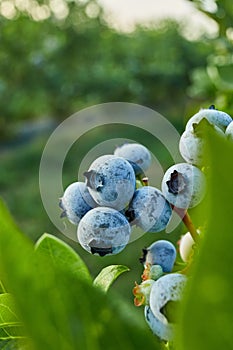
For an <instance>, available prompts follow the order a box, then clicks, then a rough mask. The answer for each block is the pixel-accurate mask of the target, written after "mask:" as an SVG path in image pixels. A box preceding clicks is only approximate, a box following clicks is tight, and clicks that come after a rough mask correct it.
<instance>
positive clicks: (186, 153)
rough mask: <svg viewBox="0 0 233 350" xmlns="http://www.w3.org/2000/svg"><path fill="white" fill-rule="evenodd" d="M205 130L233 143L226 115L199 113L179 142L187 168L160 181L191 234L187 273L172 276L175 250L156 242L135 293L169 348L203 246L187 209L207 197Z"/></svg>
mask: <svg viewBox="0 0 233 350" xmlns="http://www.w3.org/2000/svg"><path fill="white" fill-rule="evenodd" d="M205 124H208V126H209V127H211V128H212V130H214V131H215V132H217V133H218V134H220V135H224V134H225V135H226V136H227V137H228V138H229V139H233V121H232V118H231V117H230V116H229V115H228V114H226V113H224V112H222V111H218V110H216V109H215V108H214V106H211V107H210V108H209V109H201V110H200V111H199V112H198V113H197V114H195V115H194V116H193V117H192V118H191V119H190V120H189V121H188V123H187V125H186V130H185V132H184V133H183V134H182V135H181V138H180V144H179V148H180V153H181V155H182V157H183V158H184V159H185V160H186V161H187V163H181V164H176V165H174V166H172V167H171V168H170V169H168V171H167V172H166V173H165V175H164V178H163V181H162V191H163V194H164V196H165V198H166V199H167V200H168V202H169V203H170V204H172V206H173V209H174V210H176V212H177V213H179V214H181V215H182V216H183V219H184V220H183V221H184V223H186V224H187V227H189V228H190V229H191V230H190V232H187V233H186V234H185V235H183V236H182V237H181V239H180V241H179V244H178V246H179V254H180V257H181V259H182V260H183V261H184V262H185V263H187V265H186V268H184V269H183V270H181V271H179V272H174V270H176V269H174V264H175V262H176V255H177V254H176V248H175V247H174V245H173V244H172V243H171V242H169V241H166V240H159V241H156V242H154V243H153V244H152V245H151V246H150V247H149V248H147V249H143V257H142V258H141V259H140V261H141V262H142V263H143V265H144V272H143V274H142V283H141V284H139V285H138V284H137V283H136V286H135V287H134V289H133V293H134V296H135V299H134V303H135V305H136V306H141V305H143V306H144V307H145V309H144V310H145V319H146V322H147V323H148V325H149V327H150V328H151V330H152V331H153V333H154V334H155V335H157V336H158V337H159V338H160V339H161V340H164V341H166V342H167V341H172V339H173V337H174V330H175V328H176V327H177V325H176V322H174V321H176V320H175V319H174V317H175V312H174V308H175V306H174V305H175V304H177V302H179V301H180V300H181V297H182V293H183V290H184V287H185V284H186V280H187V271H188V269H187V266H189V264H190V263H191V261H192V257H193V254H194V247H195V243H198V240H199V234H200V230H198V229H197V230H196V229H195V227H194V226H193V224H192V222H191V221H190V220H188V221H187V215H188V214H187V209H188V208H190V207H193V206H195V205H197V204H198V203H199V202H200V201H201V199H202V198H203V195H204V192H205V191H204V189H205V176H204V174H203V173H202V167H203V166H204V163H203V160H204V157H203V153H204V152H203V151H204V147H205V144H204V142H205V141H204V138H203V133H202V130H203V126H204V125H205ZM189 219H190V218H189Z"/></svg>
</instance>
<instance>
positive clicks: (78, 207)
mask: <svg viewBox="0 0 233 350" xmlns="http://www.w3.org/2000/svg"><path fill="white" fill-rule="evenodd" d="M96 205H97V204H96V203H95V201H94V200H93V198H92V197H91V196H90V193H89V191H88V189H87V187H86V185H85V183H84V182H74V183H72V184H71V185H69V186H68V187H67V188H66V190H65V192H64V194H63V197H62V198H60V202H59V206H60V208H61V209H62V210H63V212H62V214H61V217H67V219H68V220H69V221H70V222H71V223H72V224H75V225H77V224H78V223H79V221H80V220H81V218H82V217H83V216H84V215H85V214H86V213H87V212H88V211H89V210H91V209H92V208H93V207H95V206H96Z"/></svg>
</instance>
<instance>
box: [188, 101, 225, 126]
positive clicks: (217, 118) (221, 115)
mask: <svg viewBox="0 0 233 350" xmlns="http://www.w3.org/2000/svg"><path fill="white" fill-rule="evenodd" d="M203 118H205V119H207V120H208V121H209V123H211V124H213V125H216V126H217V127H219V128H220V129H222V130H223V131H225V129H226V127H227V126H228V125H229V124H230V123H231V122H232V118H231V117H230V116H229V114H227V113H225V112H222V111H218V110H217V109H215V107H214V106H213V105H212V106H210V108H208V109H201V110H200V111H199V112H198V113H196V114H194V116H192V117H191V118H190V119H189V121H188V123H187V125H186V130H190V129H191V130H193V124H196V123H199V122H200V121H201V120H202V119H203Z"/></svg>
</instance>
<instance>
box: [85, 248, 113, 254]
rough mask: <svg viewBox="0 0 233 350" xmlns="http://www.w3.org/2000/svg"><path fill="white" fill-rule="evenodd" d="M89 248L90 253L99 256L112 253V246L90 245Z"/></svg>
mask: <svg viewBox="0 0 233 350" xmlns="http://www.w3.org/2000/svg"><path fill="white" fill-rule="evenodd" d="M90 248H91V253H92V254H99V256H105V255H107V254H112V247H108V248H99V247H90Z"/></svg>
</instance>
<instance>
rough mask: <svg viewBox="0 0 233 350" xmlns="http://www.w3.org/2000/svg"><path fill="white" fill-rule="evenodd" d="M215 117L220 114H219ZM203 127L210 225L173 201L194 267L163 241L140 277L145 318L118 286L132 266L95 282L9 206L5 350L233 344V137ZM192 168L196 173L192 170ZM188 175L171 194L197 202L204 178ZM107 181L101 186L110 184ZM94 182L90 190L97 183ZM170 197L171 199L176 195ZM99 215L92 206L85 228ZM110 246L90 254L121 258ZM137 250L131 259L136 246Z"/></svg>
mask: <svg viewBox="0 0 233 350" xmlns="http://www.w3.org/2000/svg"><path fill="white" fill-rule="evenodd" d="M212 113H218V112H217V111H215V110H212ZM195 124H196V123H194V124H193V125H194V126H195V127H196V125H195ZM197 124H198V123H197ZM198 125H199V128H198V129H199V133H198V136H199V137H200V130H201V139H202V140H203V141H204V142H203V144H202V147H203V161H204V167H203V166H202V167H201V169H199V171H202V173H203V174H205V177H206V183H207V184H206V193H205V197H204V199H203V200H202V202H201V203H199V201H197V202H196V203H195V204H198V205H197V207H196V208H195V212H193V211H192V214H194V215H195V216H197V217H198V221H199V222H201V223H202V225H201V226H200V227H199V231H198V230H197V229H196V228H195V227H194V225H193V224H192V221H191V218H190V216H189V215H188V213H187V212H186V209H187V205H186V202H185V205H184V207H183V208H182V207H181V208H179V207H176V202H174V203H170V205H171V207H172V209H173V210H174V211H176V213H177V214H179V215H180V216H181V217H182V219H183V223H184V224H185V225H186V226H187V228H188V229H189V232H190V235H191V236H190V239H191V240H193V242H191V245H190V246H189V249H190V248H191V249H190V250H189V255H188V256H187V259H186V258H185V259H183V260H184V261H182V260H181V258H180V255H182V254H181V253H179V252H178V253H176V249H175V247H174V246H173V244H172V243H168V242H167V240H166V233H165V232H164V239H163V240H157V241H156V243H154V244H152V245H151V246H150V247H148V248H146V249H145V248H144V249H143V256H142V258H141V262H142V264H143V268H142V270H143V269H144V270H143V274H142V283H140V284H136V285H135V287H134V288H133V284H134V281H132V288H133V294H134V296H135V300H134V302H135V305H136V306H139V305H144V306H145V308H144V310H145V319H144V318H141V317H140V315H141V314H139V312H138V309H136V308H134V307H133V305H132V304H133V303H132V300H130V301H129V302H127V301H126V300H125V299H122V298H121V297H120V296H119V294H118V293H116V292H115V291H114V286H112V287H111V285H112V283H113V282H114V281H115V280H116V279H117V278H118V277H119V278H121V277H120V276H121V275H122V274H123V273H127V271H128V270H129V269H128V267H127V266H125V265H124V261H122V265H119V264H118V265H109V266H106V267H105V268H103V269H102V270H101V271H100V273H99V274H98V275H97V276H92V275H91V274H90V272H89V269H88V267H87V265H86V264H85V263H84V261H83V260H82V259H81V258H80V256H79V255H78V254H77V253H76V252H75V251H74V250H73V249H72V248H71V247H70V246H69V245H67V244H66V243H64V242H63V241H62V240H60V239H58V238H57V237H55V236H53V235H50V234H47V233H45V234H43V235H42V236H41V237H40V238H39V240H38V241H37V242H36V244H35V245H34V244H33V243H32V242H31V241H30V240H29V239H28V238H27V237H26V236H25V235H24V234H23V233H22V232H20V230H19V229H18V227H17V226H16V224H15V223H14V220H13V219H12V217H11V215H10V214H9V211H8V209H7V207H6V206H5V204H4V203H3V202H2V201H1V202H0V280H1V284H0V301H1V302H0V348H1V349H5V350H6V349H8V350H10V349H22V350H24V349H30V350H31V349H36V350H37V349H38V350H39V349H40V350H41V349H45V350H53V349H56V350H57V349H61V350H63V349H65V350H66V349H67V350H69V349H70V350H72V349H79V348H80V349H90V350H95V349H101V348H106V349H118V348H119V347H120V346H121V347H122V348H124V349H141V348H149V349H177V350H186V349H189V350H196V349H200V350H202V349H203V350H204V349H205V350H208V349H211V350H212V349H219V348H225V349H230V348H231V347H232V323H233V318H232V315H233V302H232V290H233V285H232V272H231V266H232V249H231V247H232V245H233V236H232V211H233V204H232V195H233V187H232V172H233V165H232V162H231V159H232V152H233V143H232V139H231V137H230V136H224V137H223V136H222V135H221V134H220V133H219V132H217V131H216V130H215V128H214V127H213V125H212V122H207V123H204V124H203V123H202V121H200V122H199V124H198ZM229 125H230V124H229ZM228 128H229V127H228ZM193 137H195V135H194V136H193ZM192 166H195V165H192ZM182 169H186V168H185V167H183V166H182ZM197 169H198V168H197ZM178 170H179V171H177V170H176V169H175V170H174V169H173V170H172V172H170V177H168V179H166V181H165V184H166V185H167V187H168V188H169V189H170V192H169V191H168V192H169V193H168V194H169V195H170V194H173V195H175V194H176V195H177V196H182V197H183V196H184V193H185V191H188V192H187V193H188V195H189V196H191V197H190V198H191V202H190V203H191V204H193V198H196V197H195V196H196V195H197V193H198V196H199V191H200V188H201V189H202V187H200V185H199V177H198V181H197V182H196V180H194V182H193V187H192V191H191V192H190V186H189V182H187V181H188V180H187V179H186V177H185V174H186V173H185V171H186V170H184V174H183V173H182V171H183V170H182V171H181V170H180V168H179V169H178ZM187 173H188V172H187ZM194 174H195V172H194ZM189 179H190V178H189ZM102 180H103V178H102ZM105 180H106V179H105ZM95 183H96V182H95ZM105 183H106V182H105V181H102V182H99V184H100V185H101V186H102V187H103V186H104V184H105ZM86 184H87V187H88V181H87V182H86ZM195 184H197V185H198V186H197V187H198V188H197V190H198V192H196V189H195ZM147 185H148V181H147V180H146V179H145V178H141V186H144V187H140V188H146V187H147ZM102 187H101V188H102ZM202 191H203V189H202ZM79 193H80V192H79ZM190 193H191V195H190ZM163 195H164V196H165V197H166V198H167V200H168V201H169V197H168V196H167V194H166V191H164V192H163ZM194 195H195V196H194ZM143 198H144V197H143ZM127 200H129V199H127ZM143 200H144V199H143ZM151 200H152V199H151ZM127 206H128V208H129V207H130V203H128V205H127ZM99 208H104V207H102V206H100V207H99ZM148 208H150V207H148ZM96 209H98V207H97V208H95V209H90V210H89V211H88V212H87V213H86V214H85V215H84V216H83V218H81V220H80V223H81V222H82V220H83V219H84V218H85V216H86V215H88V214H89V213H91V212H92V211H93V210H96ZM62 210H66V209H64V208H62ZM111 210H113V211H114V212H115V211H116V212H117V213H118V211H117V210H115V209H111ZM162 215H163V211H162ZM121 216H123V217H124V218H127V219H128V220H129V224H132V223H133V224H132V225H135V220H133V221H132V222H131V220H130V218H132V212H131V214H130V215H129V213H128V214H127V210H126V212H125V211H124V210H123V212H122V213H121ZM111 220H113V219H112V217H111ZM112 222H115V221H111V223H112ZM114 225H115V224H114ZM153 225H154V223H152V224H151V227H152V226H153ZM97 226H98V225H97ZM84 228H85V223H84ZM94 228H95V229H96V226H95V227H94ZM109 228H110V229H111V225H110V223H108V222H102V221H101V224H100V225H99V226H98V229H101V230H103V232H105V231H104V229H109ZM88 229H89V227H88ZM146 230H147V231H148V230H149V229H148V228H147V229H146ZM98 232H99V231H98ZM101 235H102V233H101ZM92 239H93V237H92ZM155 240H156V236H155ZM104 242H106V239H105V240H104ZM101 244H102V243H101V242H100V246H98V248H99V250H96V249H94V250H90V253H92V254H99V255H107V254H111V253H112V251H110V250H107V251H106V250H103V247H102V246H101ZM95 248H96V247H95ZM142 248H143V247H142ZM100 249H101V250H100ZM104 249H105V247H104ZM127 249H128V254H130V245H129V246H128V247H127ZM103 251H104V254H102V252H103ZM103 259H104V258H103ZM139 273H141V271H139ZM110 287H111V288H110ZM147 323H148V325H149V327H148V326H147ZM150 328H151V329H150ZM174 330H175V332H174Z"/></svg>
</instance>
